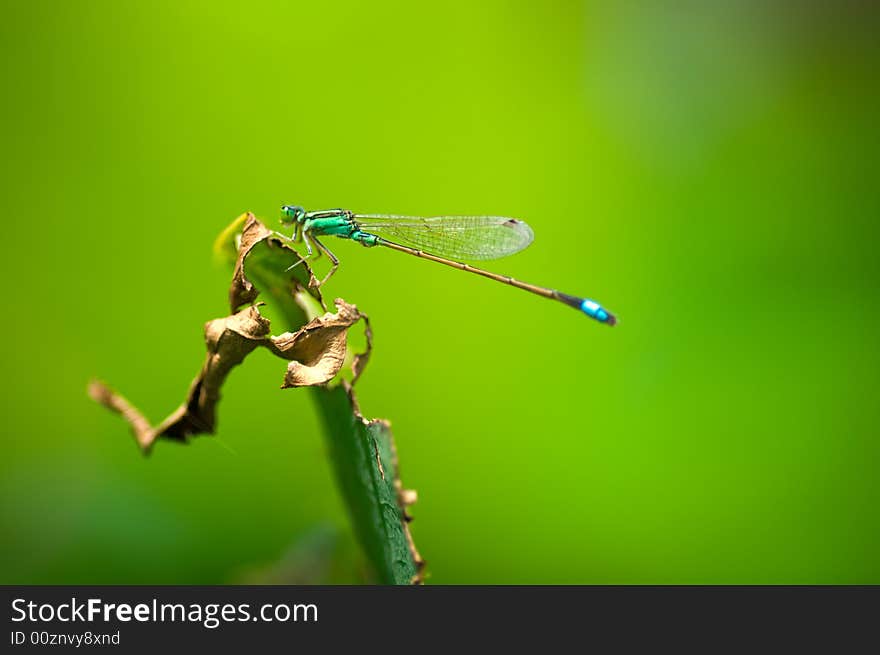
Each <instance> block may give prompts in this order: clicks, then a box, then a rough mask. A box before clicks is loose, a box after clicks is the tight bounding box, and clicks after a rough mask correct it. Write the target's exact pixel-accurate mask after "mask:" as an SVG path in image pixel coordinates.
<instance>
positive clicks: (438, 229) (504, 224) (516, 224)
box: [281, 205, 617, 325]
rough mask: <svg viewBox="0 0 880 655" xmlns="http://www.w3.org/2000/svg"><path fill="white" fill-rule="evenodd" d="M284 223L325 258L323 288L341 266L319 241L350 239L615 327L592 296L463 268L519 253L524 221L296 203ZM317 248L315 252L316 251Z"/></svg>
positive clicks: (527, 231)
mask: <svg viewBox="0 0 880 655" xmlns="http://www.w3.org/2000/svg"><path fill="white" fill-rule="evenodd" d="M281 215H282V217H281V221H282V223H283V224H284V225H287V226H291V227H293V228H294V232H293V235H292V236H291V237H289V238H290V239H292V240H293V241H296V242H303V243H304V244H305V246H306V251H307V252H308V254H309V256H310V257H311V256H313V255H320V254H321V253H323V254H325V255H327V258H328V259H329V260H330V262H331V268H330V271H329V272H328V273H327V275H326V276H325V277H324V279H323V280H321V282H320V283H319V284H321V285H323V284H324V283H325V282H326V281H327V280H329V279H330V276H331V275H333V273H335V272H336V269H337V268H338V267H339V259H337V258H336V255H334V254H333V253H332V252H330V250H329V249H328V248H327V246H325V245H324V244H323V243H322V242H321V237H324V236H335V237H339V238H341V239H350V240H351V241H356V242H358V243H360V244H361V245H363V246H367V247H373V246H385V247H386V248H390V249H391V250H397V251H399V252H405V253H407V254H409V255H414V256H416V257H421V258H422V259H430V260H431V261H434V262H438V263H440V264H445V265H446V266H451V267H453V268H457V269H459V270H462V271H468V272H470V273H476V274H477V275H482V276H483V277H487V278H489V279H490V280H495V281H496V282H503V283H504V284H507V285H510V286H512V287H516V288H517V289H523V290H524V291H529V292H531V293H534V294H537V295H539V296H544V297H545V298H552V299H553V300H558V301H559V302H561V303H564V304H566V305H568V306H569V307H574V308H575V309H577V310H579V311H581V312H583V313H584V314H586V315H587V316H589V317H590V318H594V319H596V320H597V321H599V322H600V323H605V324H606V325H614V324H615V323H617V318H616V317H615V316H614V314H612V313H611V312H609V311H608V310H607V309H605V308H604V307H602V306H601V305H600V304H599V303H597V302H596V301H594V300H590V299H589V298H578V297H577V296H570V295H568V294H567V293H562V292H561V291H556V290H555V289H546V288H544V287H539V286H535V285H534V284H527V283H525V282H520V281H519V280H515V279H513V278H512V277H510V276H507V275H499V274H498V273H491V272H489V271H484V270H483V269H480V268H476V267H475V266H471V265H470V264H465V263H462V262H460V261H458V260H459V259H464V260H471V261H476V260H488V259H500V258H501V257H507V256H508V255H512V254H514V253H516V252H519V251H520V250H522V249H523V248H525V247H526V246H528V245H529V244H530V243H531V242H532V240H533V239H534V233H533V232H532V228H530V227H529V226H528V225H527V224H526V223H524V222H523V221H520V220H518V219H515V218H505V217H503V216H432V217H430V218H420V217H417V216H395V215H386V214H355V213H353V212H350V211H348V210H347V209H324V210H320V211H309V212H307V211H306V210H305V209H303V208H302V207H299V206H296V205H284V206H282V207H281ZM312 246H314V248H315V250H317V253H316V252H315V251H314V250H313V249H312Z"/></svg>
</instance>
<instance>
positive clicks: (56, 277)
mask: <svg viewBox="0 0 880 655" xmlns="http://www.w3.org/2000/svg"><path fill="white" fill-rule="evenodd" d="M603 4H605V3H603ZM722 4H724V7H722V6H721V5H722ZM813 4H814V3H803V4H802V5H798V3H778V4H776V5H774V4H773V3H769V4H768V3H759V2H743V3H729V4H728V3H693V4H691V5H690V6H688V5H686V4H683V3H678V4H676V8H675V9H672V8H661V6H660V5H656V4H652V5H650V6H648V5H645V6H640V5H634V4H628V3H627V4H626V6H625V7H624V6H621V5H618V4H617V3H607V6H604V7H603V6H602V5H599V4H584V3H580V2H546V3H536V2H516V3H511V2H483V3H474V2H465V1H463V2H453V3H436V4H413V3H407V2H397V3H369V2H356V1H346V0H341V1H339V2H335V3H332V5H331V4H327V3H315V2H311V3H286V2H257V3H253V2H252V3H238V2H118V1H112V2H60V1H59V2H38V1H36V2H28V3H23V2H21V3H12V2H5V3H4V4H3V16H2V18H3V20H2V28H0V29H2V35H3V38H2V42H0V49H2V62H3V88H4V101H3V103H2V108H0V112H2V128H0V129H2V138H3V151H4V154H5V157H4V163H3V170H2V188H3V199H4V208H5V215H6V219H5V220H4V225H5V229H4V237H5V245H4V249H3V250H4V254H3V258H2V267H3V271H2V273H3V280H4V282H5V289H6V291H5V296H6V299H7V300H6V303H7V310H6V319H5V320H4V321H3V325H2V330H3V334H2V345H0V348H2V353H0V355H2V361H3V368H4V375H3V380H2V397H3V399H4V414H5V416H4V425H5V430H4V433H5V435H4V439H3V442H2V452H0V471H2V478H0V483H2V489H0V533H2V535H3V538H2V540H0V581H2V582H3V583H75V582H94V583H221V582H230V581H239V580H242V579H245V578H246V575H247V574H246V572H247V571H251V570H253V569H255V568H260V567H268V568H270V569H271V567H272V566H273V563H274V562H278V561H279V560H281V559H283V558H284V557H285V553H287V554H288V557H289V554H290V553H291V549H294V551H293V552H294V553H295V552H297V551H296V548H297V546H296V544H297V543H300V542H301V541H302V540H305V542H306V543H316V542H318V543H322V541H321V540H322V539H323V538H324V536H325V535H327V534H331V535H338V543H340V544H342V546H340V547H339V550H340V552H343V553H345V552H349V558H350V559H351V562H349V564H347V565H343V566H342V567H341V569H340V570H341V572H339V571H337V573H335V574H334V575H333V577H332V579H333V580H334V581H355V580H357V579H359V578H358V574H357V573H356V572H353V571H354V570H355V569H357V567H358V563H357V557H356V556H351V554H350V551H351V550H352V549H351V548H350V546H349V547H348V549H346V547H345V544H346V543H349V544H350V535H349V528H348V525H347V520H346V516H345V509H344V507H343V505H342V503H341V501H340V499H339V497H338V495H337V493H336V490H335V488H334V484H333V480H332V478H331V475H330V469H329V465H328V462H327V460H326V456H325V452H324V444H323V440H322V436H321V433H320V425H319V423H318V421H317V418H316V414H315V411H314V408H313V407H312V404H311V399H310V395H309V394H308V393H307V392H304V391H297V390H288V391H280V390H279V388H278V387H279V384H280V382H281V378H282V373H283V364H281V363H279V361H278V360H274V359H272V358H271V357H270V356H269V355H267V354H265V353H256V354H255V355H253V356H252V357H251V358H250V359H249V361H247V362H246V364H245V365H244V366H243V367H241V368H239V369H237V370H235V371H234V372H233V374H232V376H231V377H230V379H229V382H228V384H227V386H226V388H225V390H224V398H223V401H222V403H221V405H220V414H219V432H218V434H217V436H216V437H214V438H211V437H206V438H198V439H196V440H195V441H194V442H193V443H192V445H191V446H189V447H180V446H176V445H174V444H167V443H161V444H159V446H158V447H157V448H156V450H155V452H154V454H153V456H152V457H150V458H149V459H145V458H143V457H141V456H140V455H139V453H138V451H137V449H136V447H135V445H134V443H133V440H132V438H131V436H130V434H129V431H128V428H127V426H126V425H125V424H124V423H123V422H122V421H121V420H120V419H119V418H118V417H116V416H113V415H111V414H110V413H108V412H107V411H105V410H104V409H102V408H100V407H98V406H97V405H95V404H94V403H93V402H92V401H91V400H90V399H89V398H88V397H87V396H86V393H85V388H86V383H87V381H88V380H89V378H90V377H92V376H98V377H101V378H102V379H105V380H107V381H108V382H109V383H110V384H112V385H113V386H115V387H116V388H118V389H119V390H120V391H121V392H122V393H124V394H125V395H126V396H128V397H129V398H130V399H131V400H132V401H133V402H134V403H135V404H137V405H138V406H139V407H141V409H143V410H144V411H145V412H146V413H147V415H148V416H149V417H150V418H152V419H153V420H154V421H158V420H160V419H162V418H164V416H166V415H167V414H168V413H169V412H170V411H171V410H172V409H173V408H175V407H176V406H177V405H178V404H179V403H180V401H181V400H182V399H183V396H184V394H185V392H186V390H187V387H188V385H189V382H190V380H191V379H192V377H193V376H194V375H195V373H196V372H197V370H198V368H199V366H200V365H201V362H202V360H203V357H204V346H203V342H202V334H201V331H202V325H203V324H204V322H205V321H207V320H209V319H211V318H216V317H219V316H222V315H224V314H225V313H226V310H227V307H226V290H227V284H228V279H229V272H228V271H227V270H225V269H223V268H222V267H217V266H215V265H214V264H213V263H212V259H211V243H212V241H213V239H214V237H215V235H216V234H217V233H218V232H219V231H220V230H221V229H222V228H223V227H225V226H226V225H227V224H228V223H229V222H230V221H231V220H232V219H233V218H235V217H236V216H238V215H239V214H240V213H241V212H243V211H245V210H253V211H254V212H256V213H257V214H258V215H260V216H262V217H264V218H266V219H268V220H271V221H273V222H274V221H275V220H276V218H277V216H278V206H279V205H280V204H281V203H282V202H287V203H297V204H302V205H304V206H306V207H308V208H313V209H314V208H326V207H337V206H342V207H348V208H351V209H354V210H357V211H362V212H389V213H412V214H422V215H434V214H438V213H472V214H483V213H486V214H500V215H511V216H517V217H521V218H523V219H526V220H527V221H529V223H530V224H531V225H532V226H533V228H534V229H535V232H536V234H537V238H536V241H535V243H534V244H533V245H532V247H531V248H529V249H528V250H527V251H526V252H523V253H522V254H521V255H518V256H516V257H514V258H511V259H510V260H505V261H503V262H497V263H495V264H494V266H492V267H491V268H492V269H493V270H496V271H498V272H502V273H508V274H511V275H514V276H516V277H518V278H520V279H523V280H527V281H531V282H534V283H537V284H546V285H549V286H554V287H556V288H559V289H561V290H563V291H567V292H569V293H575V294H583V295H589V296H592V297H595V298H597V299H599V300H601V301H602V302H603V303H605V304H606V305H607V306H608V307H610V308H611V309H613V310H615V311H616V312H617V313H618V314H619V315H620V317H621V325H620V326H619V327H617V328H615V329H608V328H607V327H604V326H601V325H598V324H596V323H594V322H592V321H590V320H588V319H585V318H583V317H581V316H578V315H577V314H575V313H574V312H572V311H571V310H569V309H566V308H563V307H561V306H557V305H556V304H553V303H549V302H546V301H544V300H541V299H538V298H535V297H532V296H530V295H529V294H525V293H521V292H517V291H515V290H512V289H509V288H506V287H504V286H502V285H498V284H494V283H491V282H489V281H486V280H483V279H480V278H478V277H476V276H468V275H464V274H461V273H459V272H456V271H451V270H448V269H445V268H443V267H440V266H436V265H432V264H430V263H427V262H424V261H418V260H416V259H413V258H407V257H405V256H403V255H399V254H397V253H394V252H390V251H382V252H379V251H378V250H371V251H368V250H366V249H363V248H360V247H357V246H355V245H354V244H347V243H341V242H335V243H334V244H331V245H332V247H333V250H334V251H335V252H336V253H337V254H338V255H339V256H340V258H341V259H342V267H341V268H340V270H339V273H338V274H337V276H336V277H335V278H334V279H333V281H332V283H331V284H330V285H329V288H328V289H327V290H326V293H327V294H328V295H329V296H330V297H331V298H332V297H334V296H342V297H344V298H345V299H347V300H349V301H352V302H356V303H357V304H358V306H359V307H360V308H362V309H363V310H364V311H366V312H367V313H369V314H370V316H371V318H372V319H373V324H374V331H375V350H374V357H373V359H372V361H371V363H370V366H369V367H368V369H367V371H366V374H365V376H364V377H363V379H362V380H361V382H360V383H359V396H360V401H361V406H362V408H363V410H364V412H365V413H366V414H367V415H368V416H382V417H388V418H390V419H391V421H392V423H393V426H394V430H395V436H396V440H397V446H398V451H399V455H400V459H401V467H402V474H403V481H404V484H405V485H406V486H407V487H412V488H415V489H417V490H418V492H419V502H418V503H417V504H416V505H415V506H414V507H413V511H412V513H413V514H414V516H415V522H414V523H413V525H412V528H413V534H414V537H415V540H416V543H417V545H418V546H419V548H420V550H421V552H422V554H423V555H424V557H425V558H426V559H427V561H428V571H429V574H430V578H429V580H428V582H430V583H868V582H873V583H880V524H878V513H877V507H878V501H880V485H878V483H877V480H876V469H877V462H878V457H880V443H878V428H877V424H878V419H880V403H878V399H877V390H878V381H880V379H878V378H880V375H878V371H880V343H878V338H877V335H878V318H880V302H878V281H880V264H878V257H877V253H876V248H877V236H878V227H877V218H878V209H880V181H878V174H877V172H878V155H877V152H878V146H880V143H878V141H880V140H878V134H880V128H878V125H877V117H878V115H880V111H878V110H880V102H878V100H880V91H878V85H877V74H876V71H877V65H878V61H880V57H878V55H880V53H878V49H880V48H878V41H877V38H876V34H877V25H876V20H875V13H874V12H872V11H871V10H867V9H859V8H858V6H859V5H857V4H855V3H852V4H847V3H842V4H837V5H834V6H830V5H829V7H828V8H827V9H817V8H815V7H813ZM815 4H818V3H815ZM865 4H867V3H865ZM278 331H280V329H279V330H278ZM316 526H317V527H316ZM316 535H317V536H316ZM333 538H334V539H336V538H337V537H333ZM243 572H245V573H243ZM243 576H244V578H243Z"/></svg>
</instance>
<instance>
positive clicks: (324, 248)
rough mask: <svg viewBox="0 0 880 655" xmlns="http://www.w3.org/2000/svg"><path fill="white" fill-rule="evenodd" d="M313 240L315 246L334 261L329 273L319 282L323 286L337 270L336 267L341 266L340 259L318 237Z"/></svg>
mask: <svg viewBox="0 0 880 655" xmlns="http://www.w3.org/2000/svg"><path fill="white" fill-rule="evenodd" d="M312 241H314V242H315V247H316V248H318V250H319V251H320V252H323V253H324V254H325V255H327V259H329V260H330V262H331V263H332V266H331V267H330V270H329V271H328V272H327V275H325V276H324V279H323V280H321V282H320V284H318V286H319V287H322V286H324V284H325V283H326V282H327V280H329V279H330V278H331V277H333V274H334V273H335V272H336V269H337V268H339V259H337V257H336V255H334V254H333V253H332V252H330V249H329V248H327V246H325V245H324V244H323V243H321V242H320V241H318V239H316V238H315V237H312Z"/></svg>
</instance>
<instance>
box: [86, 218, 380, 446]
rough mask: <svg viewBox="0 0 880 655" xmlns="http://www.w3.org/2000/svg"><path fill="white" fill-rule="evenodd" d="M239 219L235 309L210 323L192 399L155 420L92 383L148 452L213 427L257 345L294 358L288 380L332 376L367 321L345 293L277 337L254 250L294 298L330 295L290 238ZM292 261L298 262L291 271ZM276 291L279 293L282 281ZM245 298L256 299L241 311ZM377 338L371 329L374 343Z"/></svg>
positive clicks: (95, 394)
mask: <svg viewBox="0 0 880 655" xmlns="http://www.w3.org/2000/svg"><path fill="white" fill-rule="evenodd" d="M237 222H238V223H242V222H243V228H242V233H241V238H240V241H239V245H238V254H237V257H236V261H235V268H234V272H233V276H232V283H231V284H230V288H229V302H230V305H231V306H232V309H233V313H232V314H231V315H230V316H225V317H223V318H218V319H215V320H212V321H209V322H208V323H206V324H205V346H206V348H207V355H206V357H205V363H204V364H203V365H202V369H201V371H199V374H198V375H197V376H196V378H195V379H194V380H193V382H192V384H191V385H190V389H189V393H188V394H187V397H186V400H185V401H184V403H183V404H182V405H181V406H180V407H178V408H177V409H176V410H175V411H174V412H172V414H171V415H170V416H168V418H166V419H165V420H164V421H162V423H160V424H159V425H157V426H152V425H151V424H150V422H149V421H148V420H147V419H146V418H145V417H144V416H143V415H142V414H141V413H140V412H139V411H138V410H137V409H136V408H135V407H134V406H133V405H132V404H131V403H129V402H128V401H127V400H126V399H125V398H124V397H122V396H121V395H119V394H118V393H116V392H114V391H113V390H112V389H110V388H109V387H108V386H107V385H106V384H104V383H103V382H98V381H93V382H92V383H91V384H90V385H89V394H90V395H91V396H92V398H94V399H95V400H96V401H98V402H100V403H101V404H103V405H104V406H106V407H108V408H109V409H111V410H113V411H115V412H117V413H118V414H120V415H122V417H123V418H125V419H126V420H127V421H128V423H129V424H130V426H131V429H132V431H133V432H134V435H135V439H136V440H137V443H138V445H139V446H140V447H141V449H142V450H143V451H144V452H148V451H149V450H150V449H151V448H152V446H153V444H154V443H155V441H156V439H158V438H160V437H163V438H167V439H173V440H176V441H182V442H185V441H187V439H188V438H189V437H191V436H195V435H198V434H213V433H214V429H215V427H216V408H217V403H218V402H219V401H220V389H221V388H222V386H223V383H224V382H225V380H226V377H227V376H228V375H229V373H230V371H231V370H232V369H233V368H234V367H235V366H237V365H239V364H240V363H241V362H242V361H244V358H245V357H247V356H248V355H249V354H250V353H251V352H253V350H255V349H256V348H260V347H263V348H267V349H268V350H270V351H271V352H273V353H274V354H275V355H277V356H278V357H281V358H283V359H285V360H287V361H288V362H289V363H288V365H287V371H286V373H285V375H284V379H283V383H282V387H283V388H288V387H304V386H313V385H319V384H325V383H326V382H329V381H330V380H332V379H333V378H334V377H335V376H336V375H337V374H338V373H339V371H340V369H341V368H342V366H343V364H344V362H345V356H346V351H347V345H348V344H347V341H348V329H349V328H350V327H351V326H352V325H354V324H355V323H357V322H358V321H359V320H360V319H362V318H363V319H364V320H365V321H366V317H365V316H364V315H363V314H361V313H360V312H359V311H358V309H357V307H355V306H354V305H350V304H348V303H347V302H345V301H344V300H342V299H341V298H338V299H337V300H336V306H337V311H336V312H335V313H332V312H327V313H325V314H324V315H323V316H320V317H316V318H314V319H313V320H311V321H309V322H308V323H307V324H306V325H304V326H303V327H301V328H300V329H299V330H297V331H296V332H293V333H290V332H285V333H284V334H281V335H278V336H277V337H273V336H272V335H271V326H270V322H269V319H267V318H265V317H264V316H263V315H262V314H260V310H259V306H260V304H262V303H258V304H255V305H249V303H253V302H254V301H255V300H256V298H257V296H258V295H259V290H258V289H257V287H256V286H254V284H253V283H252V282H251V281H250V280H249V279H248V277H247V275H246V269H247V267H248V265H249V263H250V260H251V259H252V258H257V260H258V261H260V262H261V263H262V265H263V266H266V265H267V264H269V265H271V268H272V269H273V270H275V271H278V272H279V273H278V280H279V281H278V283H277V284H278V285H283V286H284V288H285V294H286V295H287V297H288V298H290V299H291V300H293V296H294V295H296V294H305V293H308V294H309V295H311V296H312V297H313V298H314V299H315V300H317V301H318V302H319V303H321V305H322V306H323V300H322V298H321V294H320V291H319V290H318V289H314V288H309V286H308V285H309V282H310V281H311V280H313V279H314V274H313V272H312V270H311V267H309V265H308V262H305V261H303V260H302V259H301V258H300V256H299V254H298V253H297V252H296V251H295V250H294V249H293V248H291V247H290V245H289V244H288V243H286V242H285V241H283V240H282V239H280V238H278V237H277V236H276V235H275V234H274V233H273V232H271V231H270V230H268V229H267V228H266V226H265V225H263V224H262V223H261V222H260V221H259V220H257V219H256V218H255V217H254V215H253V214H251V213H248V214H246V215H244V216H243V217H240V218H239V219H238V221H237ZM292 263H293V264H297V265H296V266H295V267H294V268H293V269H292V270H290V271H287V270H286V269H287V268H288V267H289V266H290V265H291V264H292ZM270 291H272V292H275V293H277V292H278V289H270ZM242 305H249V306H246V307H245V308H244V309H241V310H240V311H237V310H238V308H239V307H241V306H242ZM365 324H366V323H365ZM367 330H369V327H368V326H367ZM370 341H371V340H370V337H369V334H368V338H367V342H368V345H369V344H370ZM367 356H368V353H363V354H361V355H357V356H356V357H355V359H354V364H355V370H354V374H355V375H357V374H359V373H360V370H361V369H362V368H363V364H362V362H363V361H365V360H366V358H367Z"/></svg>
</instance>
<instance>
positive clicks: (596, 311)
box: [581, 298, 617, 325]
mask: <svg viewBox="0 0 880 655" xmlns="http://www.w3.org/2000/svg"><path fill="white" fill-rule="evenodd" d="M581 311H582V312H583V313H584V314H586V315H587V316H589V317H590V318H594V319H596V320H597V321H599V322H600V323H605V325H617V317H616V316H615V315H614V314H612V313H611V312H609V311H608V310H607V309H605V308H604V307H602V305H600V304H599V303H597V302H596V301H595V300H590V299H589V298H585V299H584V301H583V302H582V303H581Z"/></svg>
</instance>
